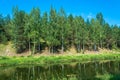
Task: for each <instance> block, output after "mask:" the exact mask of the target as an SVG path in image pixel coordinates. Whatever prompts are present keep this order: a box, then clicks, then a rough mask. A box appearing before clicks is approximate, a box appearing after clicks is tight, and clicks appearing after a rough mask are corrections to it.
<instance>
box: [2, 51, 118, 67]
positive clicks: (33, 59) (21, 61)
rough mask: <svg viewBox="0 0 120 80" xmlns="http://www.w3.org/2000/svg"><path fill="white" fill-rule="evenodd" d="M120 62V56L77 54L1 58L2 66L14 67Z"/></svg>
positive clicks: (113, 54)
mask: <svg viewBox="0 0 120 80" xmlns="http://www.w3.org/2000/svg"><path fill="white" fill-rule="evenodd" d="M107 60H120V54H118V53H117V54H116V53H109V54H105V53H104V54H75V55H63V56H62V55H50V56H27V57H24V56H23V57H0V66H14V65H32V64H34V65H47V64H48V65H49V64H67V63H72V62H80V63H83V62H89V61H107Z"/></svg>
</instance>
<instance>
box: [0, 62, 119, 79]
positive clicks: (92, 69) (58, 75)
mask: <svg viewBox="0 0 120 80" xmlns="http://www.w3.org/2000/svg"><path fill="white" fill-rule="evenodd" d="M0 80H120V61H108V62H89V63H76V64H64V65H63V64H61V65H49V66H44V67H42V66H34V65H31V66H18V67H0Z"/></svg>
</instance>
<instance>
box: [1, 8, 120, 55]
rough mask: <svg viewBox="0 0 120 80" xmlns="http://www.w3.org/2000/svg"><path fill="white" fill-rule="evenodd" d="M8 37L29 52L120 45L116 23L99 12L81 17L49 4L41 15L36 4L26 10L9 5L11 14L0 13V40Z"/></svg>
mask: <svg viewBox="0 0 120 80" xmlns="http://www.w3.org/2000/svg"><path fill="white" fill-rule="evenodd" d="M7 41H12V42H13V43H14V47H15V49H16V52H17V53H22V52H24V51H26V50H28V49H29V52H31V53H32V54H34V53H37V52H39V53H40V52H41V51H42V50H44V49H45V48H46V47H47V49H49V52H51V53H55V52H58V51H62V53H63V52H64V51H65V50H68V49H69V48H71V47H75V48H76V51H77V52H78V53H79V52H80V51H83V53H84V51H85V50H95V51H96V50H98V49H99V48H107V49H119V48H120V27H119V26H117V25H112V26H110V25H109V24H108V23H106V22H105V20H104V17H103V15H102V13H98V14H97V15H96V18H94V19H87V21H86V20H84V19H83V18H82V17H81V16H73V15H72V14H70V15H66V13H65V11H64V9H63V8H61V9H60V10H59V11H58V12H57V11H56V10H55V9H54V8H53V7H51V9H50V12H49V14H48V13H47V12H44V13H43V14H42V15H41V13H40V9H39V8H33V9H32V10H31V12H30V13H26V12H25V11H23V10H19V9H18V7H14V8H13V17H12V18H10V16H9V15H7V16H6V17H3V16H2V15H0V43H6V42H7Z"/></svg>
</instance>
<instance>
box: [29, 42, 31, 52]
mask: <svg viewBox="0 0 120 80" xmlns="http://www.w3.org/2000/svg"><path fill="white" fill-rule="evenodd" d="M30 47H31V45H30V40H29V54H31V50H30Z"/></svg>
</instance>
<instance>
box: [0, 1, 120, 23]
mask: <svg viewBox="0 0 120 80" xmlns="http://www.w3.org/2000/svg"><path fill="white" fill-rule="evenodd" d="M51 5H52V6H53V7H54V8H55V9H56V10H57V11H58V10H59V9H60V8H61V7H63V8H64V10H65V12H66V13H67V14H70V13H72V14H73V15H81V16H82V17H83V18H85V19H86V18H92V17H95V16H96V14H97V13H98V12H102V13H103V16H104V19H105V20H106V22H108V23H109V24H117V25H120V0H1V1H0V13H2V14H3V15H7V14H12V7H13V6H18V7H19V9H20V10H25V11H26V12H28V13H29V12H30V11H31V9H32V8H33V7H39V8H40V10H41V12H42V13H43V12H45V11H47V12H49V10H50V6H51Z"/></svg>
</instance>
